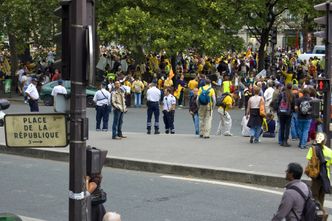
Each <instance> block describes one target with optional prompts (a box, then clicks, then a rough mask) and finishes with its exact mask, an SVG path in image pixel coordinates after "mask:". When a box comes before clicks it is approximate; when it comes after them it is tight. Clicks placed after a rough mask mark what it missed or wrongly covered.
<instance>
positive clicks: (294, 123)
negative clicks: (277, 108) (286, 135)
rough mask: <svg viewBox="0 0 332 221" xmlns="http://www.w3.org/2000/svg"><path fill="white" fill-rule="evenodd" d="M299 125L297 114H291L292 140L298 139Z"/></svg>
mask: <svg viewBox="0 0 332 221" xmlns="http://www.w3.org/2000/svg"><path fill="white" fill-rule="evenodd" d="M298 128H299V125H298V113H296V112H293V113H292V121H291V136H292V139H297V138H299V137H300V135H299V130H298Z"/></svg>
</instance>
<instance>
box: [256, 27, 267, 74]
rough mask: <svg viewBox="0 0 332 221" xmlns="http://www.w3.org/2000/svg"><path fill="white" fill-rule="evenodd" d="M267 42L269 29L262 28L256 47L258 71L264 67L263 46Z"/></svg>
mask: <svg viewBox="0 0 332 221" xmlns="http://www.w3.org/2000/svg"><path fill="white" fill-rule="evenodd" d="M268 42H269V30H268V29H263V31H262V35H261V40H260V43H261V44H260V46H259V49H258V72H260V71H262V70H263V69H264V68H265V46H266V45H267V43H268Z"/></svg>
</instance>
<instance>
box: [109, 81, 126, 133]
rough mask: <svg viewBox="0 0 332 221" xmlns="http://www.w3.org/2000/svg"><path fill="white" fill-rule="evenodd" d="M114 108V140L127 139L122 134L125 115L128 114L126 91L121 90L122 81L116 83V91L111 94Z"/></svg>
mask: <svg viewBox="0 0 332 221" xmlns="http://www.w3.org/2000/svg"><path fill="white" fill-rule="evenodd" d="M111 103H112V107H113V125H112V139H115V140H119V139H121V138H126V136H124V135H123V133H122V124H123V115H124V113H125V112H127V107H126V101H125V96H124V91H123V90H121V84H120V81H115V82H114V91H113V92H112V94H111Z"/></svg>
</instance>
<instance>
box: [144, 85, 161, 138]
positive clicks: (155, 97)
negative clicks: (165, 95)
mask: <svg viewBox="0 0 332 221" xmlns="http://www.w3.org/2000/svg"><path fill="white" fill-rule="evenodd" d="M156 83H157V82H156V81H153V82H152V83H151V85H150V88H149V89H148V90H147V92H146V99H147V106H148V109H147V123H146V129H147V134H151V125H152V123H151V120H152V114H153V115H154V120H155V122H154V134H160V132H159V115H160V110H159V101H160V98H161V91H160V90H159V89H158V88H157V87H156Z"/></svg>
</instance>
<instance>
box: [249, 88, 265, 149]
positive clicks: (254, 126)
mask: <svg viewBox="0 0 332 221" xmlns="http://www.w3.org/2000/svg"><path fill="white" fill-rule="evenodd" d="M260 91H261V88H260V87H257V86H254V96H252V97H250V98H249V101H248V107H247V111H246V112H247V113H246V116H247V119H248V118H249V121H248V124H247V126H248V127H249V128H250V143H258V142H259V137H260V135H261V132H262V123H263V118H262V117H261V116H260V113H259V112H260V111H259V105H260V102H264V99H263V97H261V96H259V93H260Z"/></svg>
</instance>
